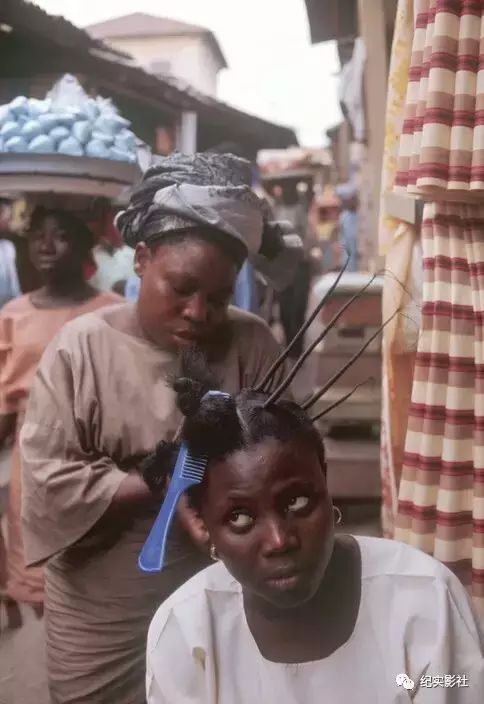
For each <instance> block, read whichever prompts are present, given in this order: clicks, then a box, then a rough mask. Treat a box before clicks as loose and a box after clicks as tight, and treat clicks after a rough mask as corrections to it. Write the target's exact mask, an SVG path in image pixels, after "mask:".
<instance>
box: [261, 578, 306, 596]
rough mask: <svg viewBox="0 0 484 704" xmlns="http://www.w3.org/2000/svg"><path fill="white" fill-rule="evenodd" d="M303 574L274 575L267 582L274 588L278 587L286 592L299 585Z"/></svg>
mask: <svg viewBox="0 0 484 704" xmlns="http://www.w3.org/2000/svg"><path fill="white" fill-rule="evenodd" d="M300 577H301V575H299V574H293V575H290V576H288V577H272V578H271V579H268V580H267V584H268V585H269V586H270V587H271V588H272V589H277V590H278V591H281V592H285V591H290V590H291V589H294V587H296V586H297V584H298V582H299V580H300Z"/></svg>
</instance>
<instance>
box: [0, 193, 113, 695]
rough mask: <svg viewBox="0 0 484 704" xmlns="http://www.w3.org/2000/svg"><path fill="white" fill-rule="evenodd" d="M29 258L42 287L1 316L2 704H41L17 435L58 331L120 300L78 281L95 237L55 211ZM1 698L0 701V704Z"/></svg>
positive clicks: (34, 575)
mask: <svg viewBox="0 0 484 704" xmlns="http://www.w3.org/2000/svg"><path fill="white" fill-rule="evenodd" d="M28 242H29V247H30V256H31V259H32V262H33V264H34V265H35V267H36V269H37V271H38V272H39V274H40V276H41V278H42V280H43V286H42V287H41V288H39V289H38V290H36V291H34V292H32V293H30V294H26V295H24V296H21V297H19V298H17V299H15V300H13V301H11V302H10V303H8V304H7V305H5V306H4V307H3V308H2V310H1V311H0V449H1V448H2V447H5V446H6V444H7V442H8V440H9V437H12V438H13V451H12V455H11V473H10V490H9V503H8V520H7V552H6V558H7V566H6V567H7V569H6V572H7V580H8V581H7V598H8V600H9V607H10V612H12V603H13V602H15V604H16V605H17V611H18V615H19V616H20V621H19V622H18V623H17V624H16V626H17V627H16V628H11V629H7V630H6V631H4V632H3V633H1V634H0V684H1V686H0V702H1V703H2V704H3V702H6V703H7V704H28V703H30V702H36V703H37V704H47V702H48V701H49V696H48V691H47V670H46V664H45V652H44V649H45V643H44V629H43V602H44V584H43V572H42V569H41V568H26V567H25V558H24V551H23V542H22V533H21V519H20V514H21V494H22V482H21V476H20V453H19V444H18V439H19V433H20V428H21V426H22V422H23V418H24V414H25V407H26V404H27V398H28V395H29V390H30V387H31V385H32V382H33V378H34V374H35V371H36V369H37V366H38V364H39V361H40V358H41V356H42V354H43V352H44V350H45V348H46V347H47V345H48V344H49V342H50V341H51V340H52V339H53V338H54V337H55V336H56V335H57V333H58V332H59V330H60V329H61V328H62V326H63V325H64V324H65V323H67V322H68V321H70V320H72V319H73V318H76V317H78V316H80V315H83V314H84V313H88V312H90V311H93V310H96V309H97V308H101V307H103V306H106V305H111V304H114V303H117V302H119V301H120V300H121V299H120V298H119V297H118V296H116V295H115V294H113V293H109V292H108V293H106V292H102V293H100V292H98V291H96V290H95V289H94V288H93V287H92V286H90V285H89V284H87V283H86V282H85V280H84V275H83V274H84V264H85V262H86V261H87V260H88V259H89V256H90V252H91V248H92V245H93V236H92V234H91V232H90V230H89V229H88V228H87V226H86V225H85V224H84V222H83V221H82V220H81V219H80V218H79V217H77V216H76V215H74V214H72V213H71V212H66V211H64V210H61V209H53V208H50V206H49V209H47V208H44V207H41V206H40V207H36V208H35V210H34V211H33V213H32V216H31V220H30V228H29V232H28ZM2 697H3V698H2Z"/></svg>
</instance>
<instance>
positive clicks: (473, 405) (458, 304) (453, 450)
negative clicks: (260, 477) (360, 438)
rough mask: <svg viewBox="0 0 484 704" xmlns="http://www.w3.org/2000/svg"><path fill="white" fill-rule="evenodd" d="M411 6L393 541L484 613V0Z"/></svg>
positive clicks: (400, 178) (401, 166)
mask: <svg viewBox="0 0 484 704" xmlns="http://www.w3.org/2000/svg"><path fill="white" fill-rule="evenodd" d="M412 1H413V22H414V25H413V30H414V32H413V42H412V54H411V59H410V69H409V78H408V87H407V94H406V101H405V106H404V111H403V115H404V119H403V126H402V134H401V139H400V143H399V149H398V156H397V170H396V176H395V190H396V191H398V192H400V193H402V192H403V193H406V194H408V195H410V196H412V197H418V198H422V199H424V200H426V201H427V204H426V206H425V212H424V222H423V225H422V232H421V238H422V251H423V261H424V284H423V302H422V320H421V330H420V333H419V341H418V351H417V355H416V361H415V368H414V378H413V388H412V399H411V406H410V412H409V417H408V426H407V434H406V440H405V449H404V455H403V467H402V474H401V479H400V487H399V494H398V507H397V516H396V528H395V538H396V539H398V540H402V541H404V542H407V543H410V544H411V545H414V546H416V547H419V548H421V549H422V550H424V551H425V552H428V553H429V554H431V555H433V556H434V557H436V558H437V559H439V560H441V561H442V562H444V563H445V564H446V565H448V566H449V567H450V568H451V569H452V570H453V571H454V572H455V573H456V574H457V575H458V576H459V578H460V579H461V580H462V582H463V583H464V584H465V585H466V587H468V589H469V591H470V593H472V595H473V597H474V599H475V603H476V605H477V607H478V609H479V610H480V612H481V613H482V614H483V615H484V334H483V327H484V206H483V205H480V203H482V202H484V200H483V198H484V0H412ZM400 5H401V6H402V7H403V6H404V5H405V6H407V5H408V0H400Z"/></svg>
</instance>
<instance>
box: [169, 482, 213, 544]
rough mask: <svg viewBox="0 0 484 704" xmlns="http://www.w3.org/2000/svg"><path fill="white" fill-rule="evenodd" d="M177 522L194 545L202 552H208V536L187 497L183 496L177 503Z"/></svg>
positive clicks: (202, 522)
mask: <svg viewBox="0 0 484 704" xmlns="http://www.w3.org/2000/svg"><path fill="white" fill-rule="evenodd" d="M177 515H178V520H179V521H180V523H181V525H182V526H183V528H184V529H185V530H186V532H187V533H188V535H189V536H190V538H191V539H192V540H193V542H194V543H195V545H196V546H197V547H199V548H200V549H201V550H203V552H208V550H209V546H210V536H209V534H208V530H207V527H206V525H205V523H204V521H203V518H202V516H201V515H200V513H199V512H198V511H197V510H196V509H195V508H193V506H191V505H190V502H189V501H188V499H187V497H186V496H185V495H183V496H182V497H181V499H180V501H179V502H178V509H177Z"/></svg>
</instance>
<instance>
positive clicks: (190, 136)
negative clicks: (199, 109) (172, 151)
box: [177, 110, 198, 154]
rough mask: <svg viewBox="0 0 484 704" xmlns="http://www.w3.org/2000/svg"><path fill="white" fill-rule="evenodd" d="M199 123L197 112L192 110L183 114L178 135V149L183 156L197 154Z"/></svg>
mask: <svg viewBox="0 0 484 704" xmlns="http://www.w3.org/2000/svg"><path fill="white" fill-rule="evenodd" d="M197 122H198V116H197V113H196V112H193V111H191V110H190V111H189V110H185V111H184V112H182V114H181V117H180V123H179V128H178V135H177V149H178V151H180V152H182V153H183V154H195V152H196V151H197Z"/></svg>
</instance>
